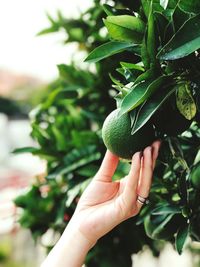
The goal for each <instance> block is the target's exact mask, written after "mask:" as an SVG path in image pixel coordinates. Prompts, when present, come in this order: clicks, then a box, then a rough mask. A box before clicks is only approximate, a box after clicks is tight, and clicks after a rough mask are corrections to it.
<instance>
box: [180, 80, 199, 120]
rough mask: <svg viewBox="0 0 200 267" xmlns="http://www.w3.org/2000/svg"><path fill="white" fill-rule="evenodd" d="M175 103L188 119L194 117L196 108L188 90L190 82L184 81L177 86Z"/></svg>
mask: <svg viewBox="0 0 200 267" xmlns="http://www.w3.org/2000/svg"><path fill="white" fill-rule="evenodd" d="M176 105H177V108H178V110H179V111H180V113H181V114H182V115H183V116H184V117H185V118H186V119H188V120H191V119H193V118H194V117H195V115H196V112H197V108H196V104H195V101H194V98H193V96H192V94H191V91H190V84H189V83H187V82H185V83H182V84H180V85H179V86H178V90H177V94H176Z"/></svg>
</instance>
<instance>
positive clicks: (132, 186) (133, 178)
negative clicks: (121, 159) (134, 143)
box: [122, 152, 142, 209]
mask: <svg viewBox="0 0 200 267" xmlns="http://www.w3.org/2000/svg"><path fill="white" fill-rule="evenodd" d="M141 156H142V154H141V152H137V153H135V154H134V155H133V158H132V163H131V169H130V172H129V174H128V176H127V177H126V184H125V188H124V192H123V194H122V197H123V201H124V202H125V205H126V207H127V208H128V209H130V208H132V207H133V206H134V203H135V201H136V198H137V194H136V192H137V186H138V181H139V177H140V169H141Z"/></svg>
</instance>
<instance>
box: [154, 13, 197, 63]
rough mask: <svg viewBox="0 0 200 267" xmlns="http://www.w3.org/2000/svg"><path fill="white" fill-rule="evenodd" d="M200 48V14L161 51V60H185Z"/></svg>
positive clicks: (159, 56) (187, 23)
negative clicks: (184, 58)
mask: <svg viewBox="0 0 200 267" xmlns="http://www.w3.org/2000/svg"><path fill="white" fill-rule="evenodd" d="M199 48H200V14H199V15H197V16H195V17H193V18H191V19H189V20H188V21H187V22H186V23H185V24H184V25H183V26H182V28H180V30H179V31H178V32H177V33H176V34H175V35H174V36H173V37H172V38H171V40H170V41H169V42H168V43H167V44H166V45H165V46H164V47H163V48H162V49H161V50H160V52H159V53H158V55H157V57H158V58H160V60H175V59H179V58H183V57H186V56H188V55H189V54H191V53H193V52H194V51H196V50H197V49H199Z"/></svg>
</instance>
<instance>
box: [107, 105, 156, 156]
mask: <svg viewBox="0 0 200 267" xmlns="http://www.w3.org/2000/svg"><path fill="white" fill-rule="evenodd" d="M102 137H103V141H104V143H105V145H106V147H107V148H108V149H109V150H110V151H111V152H112V153H113V154H115V155H117V156H119V157H120V158H123V159H128V160H131V158H132V156H133V154H134V153H135V152H137V151H141V150H143V149H144V148H145V147H146V146H149V145H151V143H152V142H153V141H154V140H155V135H154V129H153V126H152V125H151V124H147V125H145V126H143V127H142V128H141V129H140V130H139V131H137V132H136V133H135V134H133V135H131V120H130V116H129V114H128V113H125V114H123V115H121V116H119V109H116V110H114V111H113V112H111V113H110V114H109V115H108V117H107V118H106V120H105V122H104V124H103V128H102Z"/></svg>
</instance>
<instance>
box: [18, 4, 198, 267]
mask: <svg viewBox="0 0 200 267" xmlns="http://www.w3.org/2000/svg"><path fill="white" fill-rule="evenodd" d="M129 2H130V1H115V3H113V6H109V5H107V4H105V5H103V6H102V4H101V2H100V1H94V6H93V7H92V8H91V9H89V10H88V11H87V12H86V13H84V14H82V15H81V17H80V18H79V19H77V20H74V19H65V18H63V16H62V15H61V14H60V13H58V18H57V20H54V19H52V18H51V17H49V19H50V22H51V24H52V25H51V27H50V28H48V29H45V30H44V31H42V32H40V34H44V33H49V32H56V31H58V30H60V29H64V30H65V31H66V33H67V42H78V43H79V48H80V49H84V50H86V51H87V52H90V54H89V55H88V57H87V59H86V60H88V61H89V62H95V63H96V65H95V66H96V69H95V72H92V71H89V70H82V69H81V68H78V67H77V66H76V65H75V64H74V63H72V64H71V65H60V66H58V69H59V72H60V78H59V79H58V80H57V81H56V82H55V84H54V85H53V86H52V87H53V88H54V89H53V90H52V92H51V94H49V95H48V96H47V98H46V100H45V101H44V102H43V103H42V104H41V105H40V106H39V107H38V108H36V110H34V111H33V112H32V114H31V120H32V136H33V138H34V139H35V140H37V142H38V144H39V146H38V148H27V151H28V152H30V151H31V152H32V153H33V154H36V155H39V156H40V157H41V158H45V159H46V160H47V163H48V166H47V175H46V179H44V180H42V181H41V180H38V181H37V183H36V184H35V185H33V187H32V189H31V190H30V191H29V192H28V193H27V194H25V195H24V196H23V197H21V198H22V199H21V202H20V201H19V198H20V197H19V198H18V199H17V200H16V203H17V205H18V206H21V207H22V208H24V213H23V215H22V217H21V219H20V220H21V224H22V226H24V227H28V228H30V229H31V230H32V232H33V234H34V235H35V237H37V236H40V235H41V234H43V233H45V232H46V231H47V229H49V228H53V229H54V230H56V231H59V232H62V230H63V228H64V227H65V224H66V222H67V221H68V220H69V218H70V216H71V215H72V213H73V211H74V209H75V206H76V202H77V197H79V195H80V194H81V192H82V191H83V190H84V188H85V186H86V185H87V183H88V182H89V181H90V179H91V177H92V176H93V175H94V174H95V172H96V171H97V169H98V166H99V164H100V162H101V159H102V157H103V153H104V151H105V148H104V146H103V144H102V141H101V131H100V129H101V126H102V122H103V120H104V118H105V116H106V115H107V114H108V113H110V111H111V110H113V109H115V105H114V102H113V101H112V98H111V97H110V95H112V96H113V92H115V94H114V97H115V100H116V105H117V107H119V108H120V110H121V115H122V114H125V113H128V114H130V117H131V121H132V134H134V133H136V132H137V131H138V130H139V129H140V128H142V127H143V126H144V125H145V124H146V123H147V122H148V123H149V122H151V123H152V124H154V127H155V131H156V134H157V137H159V138H161V139H163V144H162V149H161V153H160V156H159V161H158V164H157V167H156V170H155V179H154V182H153V187H152V190H151V195H150V200H151V202H150V204H149V205H148V206H145V207H144V208H143V210H142V212H141V214H140V215H139V217H138V218H136V219H131V220H129V221H127V222H125V223H123V224H122V225H120V226H119V227H117V228H116V229H114V230H113V231H112V232H111V233H110V234H108V235H107V236H105V237H104V238H102V240H100V241H99V242H98V244H97V246H96V247H95V248H94V249H93V250H92V251H91V252H90V254H89V255H88V258H87V265H88V266H102V267H103V266H119V267H120V266H131V257H130V256H131V254H132V253H136V252H138V251H139V250H141V249H142V247H143V245H144V244H147V245H149V247H150V248H151V249H152V250H153V252H154V253H158V250H159V249H160V247H159V246H160V245H159V244H161V243H155V242H154V241H153V240H156V242H157V240H165V241H168V242H171V243H172V244H174V246H175V247H176V249H177V251H178V253H181V252H182V250H183V246H184V244H185V242H186V240H188V238H187V237H190V238H191V239H192V240H195V241H199V240H200V231H199V223H200V210H199V188H196V187H194V185H193V183H192V182H191V179H192V178H191V175H192V170H193V169H194V168H195V166H197V164H198V162H199V161H200V154H199V148H200V130H199V123H200V112H199V103H200V90H199V85H200V84H199V75H200V72H199V66H200V65H199V64H200V61H199V51H200V50H199V49H200V42H199V38H200V33H199V25H198V24H199V12H200V7H199V4H198V3H199V2H198V1H197V0H195V1H191V2H190V3H189V2H188V1H186V0H180V1H178V0H168V1H167V0H165V1H158V0H141V2H140V1H132V2H131V3H129ZM102 18H104V23H105V26H106V27H107V29H108V33H109V35H110V39H111V40H110V41H109V40H108V36H107V35H102V28H103V21H102ZM97 46H98V47H97ZM92 50H93V51H92ZM115 69H116V71H115ZM108 73H111V75H110V78H111V79H110V78H109V76H108ZM111 82H112V83H113V89H112V90H111V86H112V85H111ZM116 91H117V92H118V93H116ZM190 125H191V127H190V128H189V126H190ZM188 128H189V129H188ZM185 130H187V131H186V132H184V131H185ZM182 132H184V133H183V134H182V135H180V134H181V133H182ZM24 151H26V149H24V148H23V149H22V150H21V152H24ZM17 152H20V150H18V151H17ZM127 168H128V166H127V164H125V163H121V164H120V166H119V170H118V172H117V174H116V176H115V178H119V177H121V176H122V175H124V174H125V173H126V172H127ZM44 186H45V188H47V191H45V193H44V192H43V189H42V188H44ZM36 198H37V203H38V205H32V204H31V201H32V203H34V202H35V199H36ZM58 207H59V208H58ZM30 214H31V215H32V216H31V217H32V221H31V220H29V219H28V218H29V216H26V215H30ZM33 214H34V215H33ZM23 216H25V217H26V218H25V219H24V218H23ZM135 220H137V225H138V226H135V225H134V221H135ZM41 224H42V225H41ZM143 225H144V227H145V231H146V234H147V235H148V237H150V238H151V239H152V240H150V239H149V238H148V237H147V236H146V235H145V233H144V228H143ZM127 233H128V234H127ZM134 240H137V243H136V242H134ZM108 246H109V250H108V249H107V247H108ZM112 255H115V257H113V256H112Z"/></svg>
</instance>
